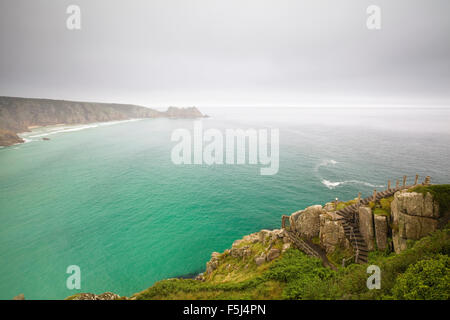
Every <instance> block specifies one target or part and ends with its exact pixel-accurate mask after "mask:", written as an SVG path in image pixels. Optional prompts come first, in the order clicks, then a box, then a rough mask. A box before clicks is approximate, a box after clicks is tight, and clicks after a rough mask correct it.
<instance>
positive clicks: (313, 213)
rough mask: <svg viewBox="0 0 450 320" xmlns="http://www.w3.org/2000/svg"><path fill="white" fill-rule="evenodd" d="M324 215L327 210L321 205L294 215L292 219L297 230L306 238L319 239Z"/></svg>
mask: <svg viewBox="0 0 450 320" xmlns="http://www.w3.org/2000/svg"><path fill="white" fill-rule="evenodd" d="M323 213H325V210H323V208H322V206H321V205H315V206H310V207H308V208H306V209H305V210H302V211H297V212H295V213H293V214H292V215H291V217H292V221H293V226H294V228H295V230H297V231H298V232H299V233H300V235H302V236H304V237H306V238H313V237H317V236H318V235H319V231H320V215H321V214H323ZM291 226H292V224H291Z"/></svg>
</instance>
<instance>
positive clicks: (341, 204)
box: [336, 199, 357, 211]
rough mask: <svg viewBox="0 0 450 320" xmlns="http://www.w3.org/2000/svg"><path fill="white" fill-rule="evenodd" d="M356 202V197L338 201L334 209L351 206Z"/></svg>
mask: <svg viewBox="0 0 450 320" xmlns="http://www.w3.org/2000/svg"><path fill="white" fill-rule="evenodd" d="M356 202H357V200H356V199H354V200H349V201H346V202H339V203H338V204H337V206H336V211H339V210H342V209H344V208H345V207H348V206H351V205H352V204H355V203H356Z"/></svg>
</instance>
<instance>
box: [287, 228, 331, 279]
mask: <svg viewBox="0 0 450 320" xmlns="http://www.w3.org/2000/svg"><path fill="white" fill-rule="evenodd" d="M284 231H285V233H286V235H287V237H288V238H289V240H290V241H291V242H292V243H293V244H294V246H295V247H296V248H297V249H299V250H301V251H303V252H304V253H306V254H307V255H309V256H312V257H316V258H319V259H321V260H322V264H323V265H324V266H325V267H329V268H331V269H333V270H337V269H336V267H335V266H334V265H333V264H332V263H330V262H329V261H328V258H327V255H326V253H325V251H324V250H323V249H322V248H321V247H320V246H318V245H315V244H314V243H312V242H311V241H309V240H304V239H302V238H301V237H300V235H299V234H298V232H296V231H291V230H289V228H285V229H284Z"/></svg>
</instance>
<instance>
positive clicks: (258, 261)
mask: <svg viewBox="0 0 450 320" xmlns="http://www.w3.org/2000/svg"><path fill="white" fill-rule="evenodd" d="M264 262H266V257H256V258H255V263H256V265H257V266H260V265H262V264H263V263H264Z"/></svg>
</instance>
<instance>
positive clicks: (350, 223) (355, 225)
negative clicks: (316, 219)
mask: <svg viewBox="0 0 450 320" xmlns="http://www.w3.org/2000/svg"><path fill="white" fill-rule="evenodd" d="M411 187H413V186H402V187H397V188H394V189H388V190H385V191H382V192H379V193H377V194H376V195H375V197H374V196H370V197H367V198H365V199H362V200H360V202H359V203H356V204H352V205H350V206H347V207H345V208H343V209H341V210H338V211H336V214H338V215H340V216H341V217H342V219H341V223H342V226H343V227H344V233H345V237H346V238H347V239H348V241H350V244H351V245H352V248H353V251H354V253H355V262H356V263H361V264H362V263H367V257H368V253H369V250H368V248H367V244H366V242H365V240H364V237H363V236H362V234H361V232H360V231H359V219H358V218H359V206H360V205H368V204H369V202H371V201H374V198H375V201H379V200H381V199H383V198H388V197H390V196H392V195H393V194H394V193H396V192H397V191H400V190H403V189H408V188H411Z"/></svg>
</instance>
